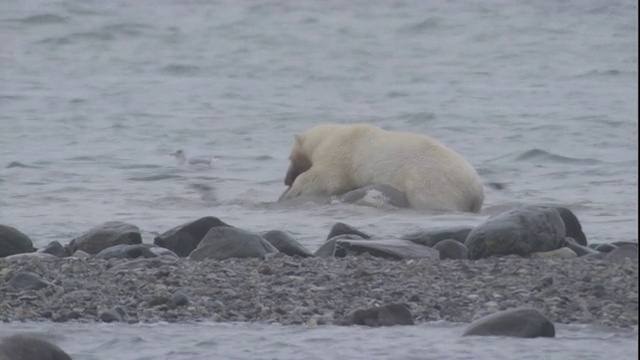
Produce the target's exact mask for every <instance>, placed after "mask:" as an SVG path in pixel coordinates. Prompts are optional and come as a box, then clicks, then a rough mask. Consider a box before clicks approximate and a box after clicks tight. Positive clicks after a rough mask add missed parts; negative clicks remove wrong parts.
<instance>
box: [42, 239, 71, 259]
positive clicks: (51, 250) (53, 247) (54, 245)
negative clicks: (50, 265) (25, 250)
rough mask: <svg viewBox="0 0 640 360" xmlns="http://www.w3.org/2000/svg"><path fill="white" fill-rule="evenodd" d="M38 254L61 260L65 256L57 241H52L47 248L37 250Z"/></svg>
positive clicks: (62, 247) (65, 252)
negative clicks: (52, 256)
mask: <svg viewBox="0 0 640 360" xmlns="http://www.w3.org/2000/svg"><path fill="white" fill-rule="evenodd" d="M37 252H39V253H44V254H51V255H54V256H56V257H59V258H63V257H65V256H67V251H66V250H65V249H64V246H62V244H60V243H59V242H58V241H52V242H50V243H49V244H47V246H45V247H43V248H40V249H38V251H37Z"/></svg>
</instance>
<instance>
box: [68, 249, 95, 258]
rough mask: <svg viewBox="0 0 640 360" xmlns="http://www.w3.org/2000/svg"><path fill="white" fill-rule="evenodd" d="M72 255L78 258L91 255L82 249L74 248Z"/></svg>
mask: <svg viewBox="0 0 640 360" xmlns="http://www.w3.org/2000/svg"><path fill="white" fill-rule="evenodd" d="M72 256H73V257H76V258H78V259H88V258H90V257H91V254H89V253H88V252H86V251H82V250H76V251H74V252H73V255H72Z"/></svg>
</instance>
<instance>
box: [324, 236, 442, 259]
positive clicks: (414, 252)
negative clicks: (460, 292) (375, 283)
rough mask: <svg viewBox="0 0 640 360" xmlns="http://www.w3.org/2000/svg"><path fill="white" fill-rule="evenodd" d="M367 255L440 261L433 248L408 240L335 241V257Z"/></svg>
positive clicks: (437, 253) (438, 254)
mask: <svg viewBox="0 0 640 360" xmlns="http://www.w3.org/2000/svg"><path fill="white" fill-rule="evenodd" d="M363 253H369V254H370V255H371V256H375V257H381V258H385V259H425V258H426V259H431V260H438V259H440V253H439V252H438V251H437V250H434V249H433V248H430V247H427V246H422V245H418V244H415V243H413V242H411V241H409V240H402V239H390V240H348V239H340V240H337V241H336V248H335V253H334V256H335V257H345V256H347V255H360V254H363Z"/></svg>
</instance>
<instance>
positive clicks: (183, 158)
mask: <svg viewBox="0 0 640 360" xmlns="http://www.w3.org/2000/svg"><path fill="white" fill-rule="evenodd" d="M169 155H171V156H173V157H175V158H176V159H178V164H180V165H184V164H189V165H207V166H211V163H212V162H214V161H216V160H218V158H206V159H205V158H191V159H187V155H186V154H185V153H184V150H182V149H179V150H177V151H176V152H173V153H171V154H169Z"/></svg>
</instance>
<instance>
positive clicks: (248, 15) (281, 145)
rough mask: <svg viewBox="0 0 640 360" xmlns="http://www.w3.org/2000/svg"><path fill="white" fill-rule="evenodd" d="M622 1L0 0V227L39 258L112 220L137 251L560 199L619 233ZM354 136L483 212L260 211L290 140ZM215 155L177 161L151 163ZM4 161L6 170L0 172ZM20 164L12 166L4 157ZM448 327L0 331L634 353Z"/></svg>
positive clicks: (623, 146) (202, 342)
mask: <svg viewBox="0 0 640 360" xmlns="http://www.w3.org/2000/svg"><path fill="white" fill-rule="evenodd" d="M637 11H638V9H637V2H635V1H630V0H616V1H604V0H581V1H578V0H576V1H551V0H549V1H520V0H518V1H507V0H503V1H500V0H489V1H482V2H466V1H457V2H453V1H451V2H445V1H382V0H374V1H349V2H345V1H337V0H331V1H310V0H303V1H284V0H282V1H257V0H255V1H180V2H178V1H168V0H161V1H151V0H139V1H120V0H112V1H81V0H67V1H53V0H41V1H38V0H22V1H12V0H0V223H3V224H8V225H12V226H15V227H17V228H18V229H20V230H22V231H23V232H25V233H26V234H27V235H29V236H30V237H31V238H32V239H33V240H34V242H35V245H36V246H42V245H44V244H47V243H48V242H49V241H52V240H58V241H60V242H62V243H67V242H68V241H69V240H70V239H71V238H73V237H74V236H77V235H78V234H80V233H81V232H83V231H85V230H87V229H89V228H90V227H92V226H94V225H97V224H99V223H102V222H105V221H110V220H122V221H128V222H131V223H133V224H136V225H138V226H139V227H140V228H141V230H142V231H143V236H144V239H145V241H147V242H151V241H152V239H153V236H154V235H155V234H157V233H160V232H163V231H165V230H167V229H169V228H171V227H173V226H175V225H177V224H180V223H182V222H185V221H189V220H193V219H195V218H198V217H201V216H206V215H213V216H218V217H220V218H221V219H222V220H224V221H226V222H228V223H230V224H233V225H235V226H238V227H242V228H246V229H249V230H255V231H264V230H271V229H283V230H288V231H290V232H292V233H293V234H295V235H296V237H297V238H298V239H299V240H300V241H301V242H302V243H303V244H305V245H306V246H308V247H309V248H310V249H312V250H315V249H316V248H317V247H318V246H319V245H320V244H321V243H322V241H323V240H324V237H325V236H326V233H327V232H328V230H329V227H330V226H331V225H332V224H333V223H335V222H336V221H343V222H346V223H348V224H351V225H354V226H356V227H358V228H360V229H362V230H364V231H367V232H371V233H376V234H381V235H394V234H402V233H406V232H409V231H412V230H416V229H418V228H424V227H430V226H445V225H462V224H477V223H479V222H481V221H483V220H484V219H486V218H487V217H488V216H489V215H491V214H493V213H496V212H499V211H501V210H504V209H505V208H508V207H510V206H513V205H515V204H521V203H526V204H531V203H548V204H558V205H563V206H567V207H569V208H570V209H572V210H573V211H574V212H575V213H576V214H577V216H578V217H579V218H580V220H581V222H582V224H583V227H584V231H585V233H586V234H587V237H588V238H589V241H590V242H611V241H619V240H627V241H637V238H638V235H637V226H638V221H637V216H638V211H637V196H638V177H637V173H638V155H637V151H638V143H637V136H638V122H637V121H638V120H637V119H638V103H637V98H638V56H637V54H638V43H637V40H638V17H637ZM321 122H341V123H350V122H370V123H374V124H377V125H379V126H382V127H384V128H387V129H396V130H404V131H412V132H418V133H424V134H428V135H430V136H432V137H434V138H437V139H439V140H440V141H442V142H443V143H445V144H446V145H448V146H449V147H451V148H453V149H454V150H456V151H457V152H459V153H460V154H462V155H463V156H464V157H466V158H467V159H468V160H469V162H470V163H472V164H473V165H474V166H475V167H476V168H477V170H478V172H479V173H480V175H481V176H482V178H483V179H484V181H485V183H487V184H489V183H494V182H497V183H500V184H503V185H504V186H505V188H504V189H503V190H495V189H493V188H489V187H488V188H487V190H486V201H485V207H484V210H483V211H482V212H481V213H480V214H474V215H466V214H445V215H442V214H441V215H433V214H425V213H418V212H415V211H410V210H388V209H387V210H383V209H376V208H370V207H361V206H354V205H345V204H328V205H323V204H314V203H305V202H302V203H299V202H298V203H293V204H281V203H275V199H277V197H278V196H279V195H280V193H281V192H282V191H283V190H284V184H283V177H284V173H285V171H286V169H287V166H288V160H287V156H288V152H289V149H290V146H291V145H292V141H293V134H294V133H295V132H299V131H302V130H304V129H306V128H308V127H310V126H313V125H314V124H318V123H321ZM177 149H184V151H185V152H186V154H187V157H201V158H216V159H217V161H215V162H213V163H212V165H211V166H192V165H188V164H186V165H181V164H179V163H177V161H176V159H175V158H173V157H171V156H169V154H170V153H171V152H173V151H175V150H177ZM12 162H17V163H19V164H18V165H19V166H10V167H9V165H10V164H11V163H12ZM13 165H16V164H13ZM463 328H464V327H463V325H460V324H446V323H445V324H425V325H420V326H417V327H410V328H390V329H357V328H338V327H321V328H313V327H277V326H267V325H255V324H231V325H229V324H206V323H205V324H202V323H199V324H159V325H155V326H148V325H144V326H143V325H137V326H132V325H97V324H90V325H87V324H49V323H25V324H1V325H0V332H4V333H11V332H21V331H36V332H42V333H49V334H56V336H57V341H58V343H59V344H61V346H63V347H64V348H65V349H67V350H68V351H69V352H70V353H71V354H73V355H74V358H77V359H169V358H170V359H205V358H229V359H232V358H236V359H258V358H265V359H266V358H273V359H276V358H277V359H284V358H289V359H298V358H308V359H312V358H317V359H329V358H337V357H341V358H348V359H356V358H367V359H371V358H379V359H392V358H393V359H396V358H398V359H399V358H416V359H418V358H421V359H426V358H434V359H435V358H451V359H476V358H477V359H483V358H486V359H489V358H491V359H496V358H502V359H516V358H531V359H538V358H540V359H570V358H575V359H578V358H580V359H603V358H616V359H623V358H629V359H631V358H633V359H635V358H637V354H638V352H637V329H636V330H632V331H630V332H620V331H613V330H611V329H600V328H594V327H591V326H573V327H562V328H560V330H559V332H558V338H557V339H551V340H549V339H547V340H526V341H524V340H507V339H491V338H489V339H487V338H482V339H473V338H460V337H459V334H460V333H461V332H462V329H463Z"/></svg>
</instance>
